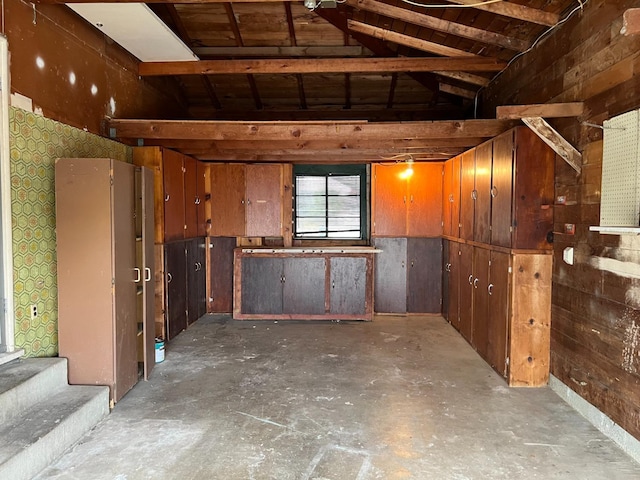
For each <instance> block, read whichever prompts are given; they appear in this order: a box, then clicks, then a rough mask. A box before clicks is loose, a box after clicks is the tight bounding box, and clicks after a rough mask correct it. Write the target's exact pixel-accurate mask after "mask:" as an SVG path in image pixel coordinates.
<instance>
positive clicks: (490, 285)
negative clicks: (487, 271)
mask: <svg viewBox="0 0 640 480" xmlns="http://www.w3.org/2000/svg"><path fill="white" fill-rule="evenodd" d="M492 290H493V283H490V284H489V286H488V287H487V292H488V293H489V295H492V294H493V293H492Z"/></svg>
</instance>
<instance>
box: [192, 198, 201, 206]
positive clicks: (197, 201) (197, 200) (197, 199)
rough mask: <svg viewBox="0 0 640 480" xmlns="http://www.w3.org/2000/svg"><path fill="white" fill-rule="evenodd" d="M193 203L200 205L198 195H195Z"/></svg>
mask: <svg viewBox="0 0 640 480" xmlns="http://www.w3.org/2000/svg"><path fill="white" fill-rule="evenodd" d="M193 203H195V204H196V205H200V197H196V199H195V200H194V202H193Z"/></svg>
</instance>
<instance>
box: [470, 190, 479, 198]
mask: <svg viewBox="0 0 640 480" xmlns="http://www.w3.org/2000/svg"><path fill="white" fill-rule="evenodd" d="M471 198H472V199H474V200H477V199H478V191H477V190H471Z"/></svg>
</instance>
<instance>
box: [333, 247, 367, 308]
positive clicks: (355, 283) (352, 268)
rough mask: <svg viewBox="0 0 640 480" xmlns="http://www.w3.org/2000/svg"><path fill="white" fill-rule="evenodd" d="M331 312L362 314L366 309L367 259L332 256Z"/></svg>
mask: <svg viewBox="0 0 640 480" xmlns="http://www.w3.org/2000/svg"><path fill="white" fill-rule="evenodd" d="M330 265H331V266H330V268H331V308H330V311H331V313H335V314H343V315H360V314H364V313H365V311H366V292H367V259H366V258H363V257H333V258H331V264H330Z"/></svg>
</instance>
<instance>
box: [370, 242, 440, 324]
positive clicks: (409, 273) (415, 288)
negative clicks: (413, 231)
mask: <svg viewBox="0 0 640 480" xmlns="http://www.w3.org/2000/svg"><path fill="white" fill-rule="evenodd" d="M373 243H374V246H375V247H376V248H377V249H380V250H381V252H380V253H378V254H377V255H376V274H375V275H376V282H375V297H374V298H375V305H374V307H375V311H376V312H378V313H407V312H409V313H440V311H441V300H442V240H441V239H440V238H375V239H374V242H373Z"/></svg>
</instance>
